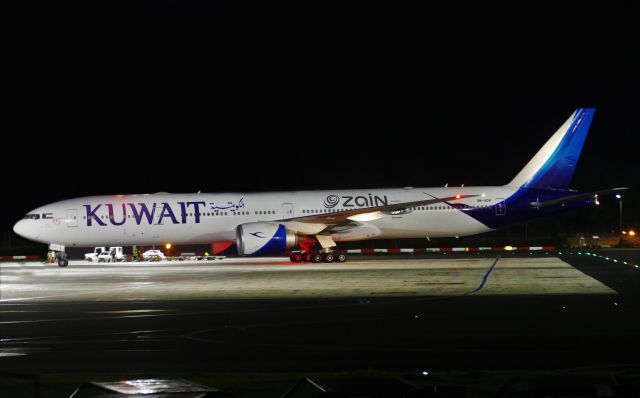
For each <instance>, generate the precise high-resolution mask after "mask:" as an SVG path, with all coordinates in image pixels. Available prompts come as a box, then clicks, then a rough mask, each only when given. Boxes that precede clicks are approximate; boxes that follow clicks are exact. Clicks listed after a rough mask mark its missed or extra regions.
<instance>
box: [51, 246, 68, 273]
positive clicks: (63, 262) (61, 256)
mask: <svg viewBox="0 0 640 398" xmlns="http://www.w3.org/2000/svg"><path fill="white" fill-rule="evenodd" d="M49 250H52V251H54V252H56V260H57V261H58V267H62V268H64V267H66V266H67V265H69V260H67V253H65V251H64V245H59V244H57V243H51V244H50V245H49Z"/></svg>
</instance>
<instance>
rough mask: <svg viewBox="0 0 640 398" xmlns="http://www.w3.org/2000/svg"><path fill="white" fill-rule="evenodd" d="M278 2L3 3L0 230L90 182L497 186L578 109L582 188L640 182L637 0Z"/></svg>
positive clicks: (184, 187) (165, 186)
mask: <svg viewBox="0 0 640 398" xmlns="http://www.w3.org/2000/svg"><path fill="white" fill-rule="evenodd" d="M267 3H270V2H264V3H258V4H251V3H242V4H238V2H202V3H201V2H192V1H186V2H177V1H146V2H138V3H136V4H135V5H134V6H128V7H122V8H117V7H116V8H111V9H108V8H107V7H104V8H102V5H101V4H100V5H92V6H89V7H91V8H88V7H87V6H81V7H76V6H65V7H67V8H65V9H61V8H60V7H61V6H60V5H55V6H52V5H49V6H40V5H38V6H35V5H34V4H30V3H26V5H20V6H14V8H13V9H11V8H10V9H9V11H8V13H7V15H8V16H10V17H11V18H12V19H13V22H14V23H16V25H17V26H16V29H14V30H11V33H10V35H9V37H8V41H9V43H10V49H9V51H10V54H11V55H12V56H11V57H8V59H9V61H7V62H8V63H9V66H10V69H11V71H10V73H8V74H7V80H8V83H9V88H8V91H7V92H8V98H9V101H8V104H7V106H6V108H5V111H6V114H7V123H6V124H5V127H4V128H3V130H4V131H3V133H4V134H3V149H4V150H3V151H2V152H3V153H2V160H1V162H2V163H1V167H2V169H3V170H4V172H3V173H2V176H3V183H2V186H3V193H2V196H1V199H0V203H1V208H2V212H1V213H0V231H2V234H0V236H4V238H3V240H4V241H7V240H9V239H10V238H12V239H16V237H15V236H14V237H11V235H10V233H9V231H10V230H11V226H12V225H13V223H14V222H15V221H17V220H18V219H19V218H21V217H22V216H23V215H24V214H26V213H27V212H28V211H29V210H31V209H33V208H35V207H38V206H40V205H43V204H45V203H49V202H53V201H56V200H61V199H66V198H70V197H75V196H84V195H94V194H116V193H143V192H154V191H168V192H195V191H198V190H202V191H203V192H222V191H262V190H298V189H324V188H360V187H362V188H366V187H401V186H440V185H444V184H445V183H449V185H458V184H465V185H502V184H505V183H507V182H509V181H510V180H511V179H512V178H513V177H514V176H515V174H516V173H517V172H518V171H519V170H520V169H521V168H522V167H523V166H524V165H525V164H526V162H527V161H528V160H529V159H530V158H531V157H532V156H533V155H534V153H535V152H536V151H537V150H538V149H539V148H540V147H541V146H542V145H543V144H544V142H545V141H546V140H547V139H548V138H549V137H550V135H551V134H552V133H553V132H554V131H555V130H556V129H557V128H558V127H559V126H560V125H561V124H562V123H563V122H564V120H566V118H567V117H569V115H570V114H571V113H572V112H573V110H574V109H575V108H577V107H596V108H597V113H596V116H595V119H594V122H593V124H592V128H591V131H590V134H589V137H588V138H587V141H586V144H585V147H584V150H583V153H582V157H581V160H580V164H579V166H578V169H577V172H576V174H575V177H574V181H573V185H574V188H577V189H580V190H590V189H599V188H609V187H616V186H629V187H632V188H634V187H635V188H636V191H637V188H639V186H638V185H639V184H638V180H639V178H638V176H639V174H640V168H639V167H638V158H639V156H638V145H637V142H636V141H637V139H636V136H637V131H638V122H637V121H636V118H637V114H638V109H639V105H640V103H639V102H640V101H638V93H639V92H640V91H639V88H640V84H639V78H638V70H640V68H639V65H638V62H637V61H635V59H634V58H635V57H637V50H638V48H637V41H635V40H634V38H633V37H634V36H633V34H632V28H633V24H634V22H633V20H632V15H633V13H632V12H631V9H630V6H627V5H624V4H617V5H598V6H592V5H589V4H586V3H584V2H576V3H563V5H562V6H559V5H557V4H554V3H552V2H549V3H545V2H524V3H519V5H518V6H517V7H515V6H513V5H487V4H484V3H483V4H474V5H469V4H464V3H452V4H449V5H445V4H438V3H435V4H431V3H429V4H423V5H419V6H418V5H406V4H405V5H392V3H373V2H366V3H357V2H355V3H349V4H348V5H345V4H342V2H337V3H312V4H306V3H305V4H304V5H303V4H299V3H292V4H287V3H279V4H277V5H274V4H267ZM47 7H48V8H47ZM602 203H603V205H602V206H601V208H599V209H592V210H590V211H588V212H580V213H579V214H578V216H579V218H578V219H575V218H574V219H572V220H571V225H572V226H573V227H572V228H575V229H576V230H580V229H581V228H585V226H586V225H588V226H589V228H590V229H591V230H597V229H602V230H604V231H605V232H606V231H607V230H610V229H611V228H612V227H613V226H614V225H617V222H618V219H617V217H618V213H617V209H618V207H617V203H616V202H615V201H614V200H611V199H609V200H607V199H603V200H602ZM624 212H625V214H624V218H625V224H629V225H632V224H634V223H635V224H637V223H638V220H640V196H639V195H638V193H637V192H634V191H633V190H632V191H631V192H628V193H626V194H625V198H624ZM578 216H574V217H578ZM580 220H583V221H580Z"/></svg>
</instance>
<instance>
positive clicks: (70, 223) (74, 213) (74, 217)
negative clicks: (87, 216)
mask: <svg viewBox="0 0 640 398" xmlns="http://www.w3.org/2000/svg"><path fill="white" fill-rule="evenodd" d="M66 221H67V222H66V224H67V227H77V226H78V210H76V209H68V210H67V218H66Z"/></svg>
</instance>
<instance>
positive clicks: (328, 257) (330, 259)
mask: <svg viewBox="0 0 640 398" xmlns="http://www.w3.org/2000/svg"><path fill="white" fill-rule="evenodd" d="M334 260H335V257H334V255H333V253H323V254H322V261H323V262H325V263H332V262H333V261H334Z"/></svg>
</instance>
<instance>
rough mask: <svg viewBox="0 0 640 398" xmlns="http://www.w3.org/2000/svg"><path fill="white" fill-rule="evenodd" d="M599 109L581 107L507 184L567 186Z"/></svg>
mask: <svg viewBox="0 0 640 398" xmlns="http://www.w3.org/2000/svg"><path fill="white" fill-rule="evenodd" d="M595 112H596V110H595V109H593V108H580V109H576V111H575V112H574V113H573V114H572V115H571V117H569V119H567V121H566V122H564V124H563V125H562V126H561V127H560V129H558V131H556V133H555V134H554V135H553V136H552V137H551V138H550V139H549V141H547V143H546V144H544V146H543V147H542V149H540V150H539V151H538V153H536V155H535V156H534V157H533V159H531V160H530V161H529V163H527V165H526V166H525V168H524V169H522V171H520V173H518V175H517V176H516V177H515V178H514V179H513V180H512V181H511V182H510V183H509V184H507V185H510V186H517V187H523V188H542V189H547V188H552V189H567V188H569V183H570V182H571V178H572V177H573V173H574V172H575V169H576V165H577V164H578V158H579V157H580V152H581V151H582V146H583V145H584V140H585V138H587V133H588V132H589V126H591V120H592V119H593V115H594V114H595Z"/></svg>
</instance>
